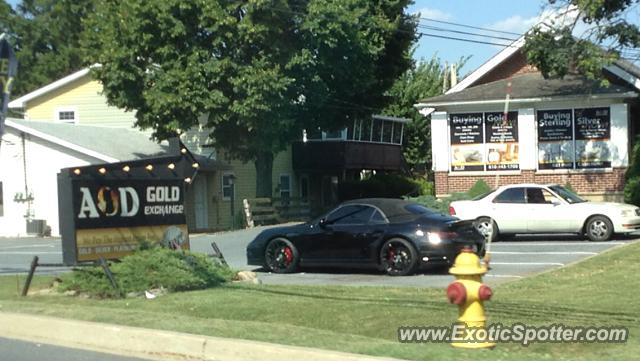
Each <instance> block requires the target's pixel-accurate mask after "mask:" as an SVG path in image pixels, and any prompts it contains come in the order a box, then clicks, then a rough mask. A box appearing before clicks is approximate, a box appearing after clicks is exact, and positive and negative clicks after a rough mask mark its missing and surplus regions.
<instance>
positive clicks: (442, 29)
mask: <svg viewBox="0 0 640 361" xmlns="http://www.w3.org/2000/svg"><path fill="white" fill-rule="evenodd" d="M418 27H419V28H422V29H427V30H435V31H442V32H448V33H456V34H463V35H472V36H481V37H485V38H493V39H498V40H508V41H516V40H518V39H517V38H506V37H503V36H494V35H488V34H479V33H472V32H468V31H461V30H453V29H445V28H439V27H436V26H429V25H420V24H418Z"/></svg>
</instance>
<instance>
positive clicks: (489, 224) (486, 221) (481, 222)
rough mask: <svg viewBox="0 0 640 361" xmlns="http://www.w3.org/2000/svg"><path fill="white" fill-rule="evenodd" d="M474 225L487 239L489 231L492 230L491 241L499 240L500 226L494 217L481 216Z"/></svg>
mask: <svg viewBox="0 0 640 361" xmlns="http://www.w3.org/2000/svg"><path fill="white" fill-rule="evenodd" d="M474 226H475V227H476V229H477V230H478V232H480V234H481V235H482V236H483V237H484V238H485V239H487V236H488V235H489V232H491V242H495V241H497V240H498V226H497V225H496V222H494V221H493V219H491V218H489V217H480V218H478V219H476V221H475V223H474Z"/></svg>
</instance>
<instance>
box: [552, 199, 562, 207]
mask: <svg viewBox="0 0 640 361" xmlns="http://www.w3.org/2000/svg"><path fill="white" fill-rule="evenodd" d="M551 204H553V206H554V207H555V206H559V205H561V204H562V202H560V200H558V199H552V200H551Z"/></svg>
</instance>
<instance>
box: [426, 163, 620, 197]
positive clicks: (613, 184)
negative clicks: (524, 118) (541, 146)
mask: <svg viewBox="0 0 640 361" xmlns="http://www.w3.org/2000/svg"><path fill="white" fill-rule="evenodd" d="M625 171H626V168H614V169H613V171H611V172H597V173H568V174H549V173H547V174H544V173H536V172H535V171H533V170H524V171H522V172H521V174H517V175H482V176H471V175H470V176H464V175H455V176H449V175H448V173H447V172H436V173H435V183H436V195H445V194H451V193H453V192H464V191H466V190H468V189H469V188H471V187H472V186H473V185H474V184H475V183H476V182H477V181H478V180H479V179H483V180H484V181H485V182H487V184H488V185H489V186H490V187H491V188H496V187H499V186H501V185H506V184H515V183H540V184H546V183H558V184H562V185H564V184H567V183H569V184H570V185H571V187H572V188H573V189H574V190H575V191H576V192H578V193H581V194H590V193H592V194H606V193H611V194H617V195H619V193H620V192H622V191H623V188H624V173H625ZM605 198H606V197H605Z"/></svg>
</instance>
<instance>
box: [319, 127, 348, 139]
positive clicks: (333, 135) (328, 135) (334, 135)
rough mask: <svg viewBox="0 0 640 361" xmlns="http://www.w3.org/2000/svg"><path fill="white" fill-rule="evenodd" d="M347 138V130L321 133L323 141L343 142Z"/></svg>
mask: <svg viewBox="0 0 640 361" xmlns="http://www.w3.org/2000/svg"><path fill="white" fill-rule="evenodd" d="M346 138H347V128H344V129H340V130H333V131H328V132H326V131H325V132H322V139H323V140H345V139H346Z"/></svg>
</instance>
